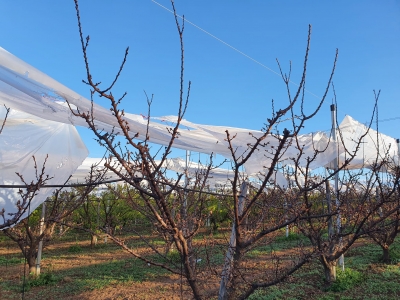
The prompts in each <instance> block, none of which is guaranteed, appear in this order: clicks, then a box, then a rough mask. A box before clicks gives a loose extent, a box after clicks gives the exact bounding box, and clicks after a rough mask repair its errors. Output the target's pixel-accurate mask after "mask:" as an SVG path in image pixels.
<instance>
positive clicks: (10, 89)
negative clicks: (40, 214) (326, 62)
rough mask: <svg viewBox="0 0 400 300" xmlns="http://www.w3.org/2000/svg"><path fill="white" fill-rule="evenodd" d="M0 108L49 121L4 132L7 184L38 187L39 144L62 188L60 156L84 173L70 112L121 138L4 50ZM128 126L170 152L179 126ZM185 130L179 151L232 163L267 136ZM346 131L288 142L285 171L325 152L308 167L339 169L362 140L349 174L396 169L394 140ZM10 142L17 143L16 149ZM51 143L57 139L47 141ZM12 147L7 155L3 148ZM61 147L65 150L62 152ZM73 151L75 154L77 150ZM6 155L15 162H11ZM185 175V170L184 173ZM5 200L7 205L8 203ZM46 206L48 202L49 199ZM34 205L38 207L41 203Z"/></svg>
mask: <svg viewBox="0 0 400 300" xmlns="http://www.w3.org/2000/svg"><path fill="white" fill-rule="evenodd" d="M68 104H69V105H68ZM0 105H1V106H3V105H6V106H7V107H10V108H12V109H16V110H18V111H21V112H25V113H29V114H32V115H34V116H36V117H39V118H42V119H44V120H47V121H46V122H43V123H41V124H39V123H40V122H37V123H35V124H37V126H33V125H31V126H30V127H29V128H30V129H29V130H32V131H34V132H35V134H37V135H38V136H37V137H35V138H32V137H33V134H27V135H21V134H20V133H19V132H12V131H9V129H7V130H5V133H4V134H2V135H1V136H0V139H1V140H2V142H1V143H2V145H3V146H2V149H1V150H0V151H1V154H0V155H1V174H2V178H3V179H2V180H3V182H5V181H4V180H6V181H7V180H9V179H8V177H7V178H5V177H4V176H3V174H11V173H12V172H14V173H15V171H18V172H20V173H21V174H23V175H24V177H25V176H26V177H25V178H26V179H27V180H32V174H33V173H32V172H33V171H32V163H31V162H30V157H31V156H32V154H33V153H35V156H36V155H39V152H35V151H36V150H35V149H37V147H39V146H38V145H40V147H39V148H40V149H41V150H40V153H42V156H41V158H40V159H41V160H39V159H38V164H39V165H40V164H41V163H42V162H43V155H45V154H49V157H50V158H51V159H54V161H53V160H52V161H51V162H50V161H49V162H48V163H47V164H46V168H47V170H51V172H52V173H50V175H52V174H54V176H55V179H54V180H58V179H60V181H58V182H59V183H61V182H62V181H63V180H64V179H65V178H66V177H63V175H60V174H58V173H59V169H60V168H59V169H57V168H58V167H57V166H60V163H61V161H62V159H63V158H61V157H75V158H74V159H68V162H71V163H72V161H73V162H74V164H73V165H72V164H71V165H70V168H69V169H68V168H67V167H64V169H63V170H65V174H68V175H69V174H71V173H72V172H73V171H74V168H76V167H77V165H76V166H75V162H79V163H80V162H81V161H82V160H83V158H84V157H86V155H87V150H86V149H85V147H84V146H83V143H82V142H81V141H80V140H79V142H78V139H79V137H78V135H77V134H76V131H75V129H74V128H73V127H72V126H70V125H79V126H85V127H87V124H86V122H85V121H84V120H83V119H82V118H79V117H76V116H74V114H73V113H72V112H71V108H70V107H72V109H73V110H74V111H75V112H77V111H79V112H91V113H92V114H93V116H94V123H95V126H96V127H97V129H99V130H104V131H105V132H109V133H111V132H114V133H117V134H118V133H120V132H119V131H118V128H119V125H118V122H117V120H116V119H115V117H114V116H113V115H112V113H111V112H110V110H109V109H106V108H104V107H101V106H99V105H97V104H95V103H94V104H93V106H92V103H91V101H89V100H88V99H85V98H84V97H82V96H80V95H79V94H77V93H75V92H74V91H72V90H70V89H69V88H67V87H65V86H63V85H62V84H60V83H58V82H57V81H55V80H54V79H52V78H50V77H49V76H47V75H46V74H44V73H42V72H40V71H39V70H37V69H35V68H34V67H32V66H30V65H28V64H27V63H25V62H23V61H22V60H20V59H18V58H17V57H15V56H13V55H12V54H11V53H9V52H7V51H6V50H4V49H3V48H0ZM25 117H26V118H25ZM25 117H22V113H21V117H20V119H19V120H20V122H25V121H26V120H28V119H29V120H34V117H32V116H30V117H28V116H25ZM23 120H25V121H23ZM36 120H38V119H36ZM125 120H126V121H127V124H128V126H129V129H130V133H131V136H132V137H133V136H136V137H137V139H141V140H144V139H145V137H146V135H147V133H148V136H149V141H150V142H152V143H156V144H160V145H168V144H169V141H170V138H171V135H170V133H169V129H170V128H171V127H173V125H174V124H175V123H176V121H177V117H176V116H164V117H158V118H151V119H150V120H147V119H146V118H144V117H143V116H141V115H135V114H130V113H126V114H125ZM50 121H54V122H53V123H52V124H54V125H53V126H51V127H52V128H47V127H46V126H45V124H47V122H50ZM31 124H33V123H31ZM49 124H50V123H49ZM66 124H67V125H66ZM181 124H182V125H183V126H182V127H181V128H180V129H179V138H177V139H175V141H174V144H173V147H175V148H180V149H185V150H190V151H195V152H201V153H208V154H211V153H216V154H220V155H223V156H224V157H226V158H227V159H232V153H231V150H229V147H230V146H231V148H232V149H233V150H234V153H235V156H236V157H237V158H241V157H244V156H245V155H247V154H248V153H249V150H250V148H251V147H252V145H254V143H255V139H256V138H259V137H261V136H263V135H264V133H263V132H262V131H256V130H250V129H243V128H232V127H224V126H212V125H202V124H195V123H191V122H189V121H186V120H183V121H182V123H181ZM147 125H148V128H147ZM21 128H22V127H21ZM56 128H59V131H58V132H57V134H55V133H53V134H51V132H52V131H51V130H55V129H56ZM339 128H340V132H341V135H340V137H341V138H339V139H338V141H339V142H338V143H335V142H333V141H332V140H331V138H330V135H327V134H326V133H324V132H316V133H310V134H304V135H301V136H298V137H297V139H288V140H287V143H286V145H285V151H284V153H283V154H282V155H281V156H280V157H279V161H280V163H281V165H285V164H287V165H293V161H294V160H297V161H298V164H299V166H300V167H305V166H307V162H308V161H309V158H310V157H314V154H315V151H316V150H318V151H321V153H319V155H318V156H316V158H315V159H313V160H312V162H311V163H310V164H309V165H308V167H309V168H311V169H316V168H319V167H328V168H333V165H332V160H333V159H334V158H336V157H339V165H340V164H341V163H343V162H344V161H345V159H347V158H348V157H349V154H353V153H354V151H355V150H357V141H358V140H360V139H361V142H362V143H360V144H359V145H360V146H359V151H357V153H356V156H355V159H354V160H353V161H352V162H351V164H350V166H349V168H362V167H369V166H372V165H374V164H375V163H376V162H379V161H380V160H382V159H383V158H384V157H385V158H386V159H387V158H390V160H391V161H392V162H393V163H395V164H398V162H399V160H398V146H397V145H396V141H395V140H394V139H393V138H391V137H388V136H385V135H382V134H377V133H376V131H373V130H370V131H369V133H368V134H367V135H365V136H364V137H363V135H364V134H365V133H366V130H367V128H366V127H365V126H364V125H363V124H360V123H359V122H357V121H355V120H354V119H352V118H351V117H349V116H347V117H346V118H345V119H344V120H343V122H342V123H341V124H340V126H339ZM19 130H20V132H27V129H23V130H21V129H19ZM36 130H37V132H36ZM41 130H43V133H39V131H41ZM46 130H47V131H46ZM7 131H9V133H8V135H6V134H7V133H6V132H7ZM226 131H228V132H229V135H230V137H231V138H232V137H234V138H232V140H231V142H230V144H229V143H228V140H227V133H226ZM47 135H48V136H51V137H52V138H55V139H59V140H57V141H54V142H51V143H49V146H48V147H47V148H46V147H44V146H43V145H44V144H43V143H44V142H41V141H42V140H43V141H44V140H46V137H47ZM45 136H46V137H45ZM24 137H25V138H24ZM362 137H363V138H362ZM279 138H281V137H278V136H273V135H268V136H266V137H265V139H264V140H263V141H262V143H261V144H260V145H259V146H258V147H257V149H256V151H254V153H253V154H252V156H251V157H250V159H249V160H248V161H247V162H246V163H245V173H246V174H247V176H253V177H259V176H263V174H265V173H266V172H267V171H268V167H269V166H270V165H271V162H272V160H273V158H274V154H275V152H276V149H277V146H278V142H279ZM41 139H42V140H41ZM11 140H12V142H10V141H11ZM21 140H22V142H21ZM49 140H50V137H49V138H48V139H47V140H46V141H49ZM341 140H343V145H342V144H341ZM28 141H30V142H28ZM23 143H26V145H27V146H26V148H25V146H22V144H23ZM66 143H70V144H69V145H68V146H67V145H65V144H66ZM6 144H7V147H8V148H6V147H5V146H4V145H6ZM14 144H15V146H14ZM24 145H25V144H24ZM56 145H57V146H59V145H63V146H62V147H57V146H56ZM64 145H65V146H64ZM52 146H53V147H52ZM73 146H74V147H75V146H76V147H75V148H74V147H73ZM13 147H15V148H16V149H17V150H18V149H19V150H18V151H20V152H18V151H17V150H13V149H14V148H13ZM29 149H30V150H29ZM80 149H83V150H82V152H80V151H81V150H80ZM38 151H39V150H38ZM346 151H347V152H346ZM64 152H68V153H71V156H67V155H64ZM78 152H79V153H78ZM68 155H69V154H68ZM7 156H8V158H7V159H8V160H7V159H6V157H7ZM56 157H57V158H56ZM37 158H39V156H38V157H37ZM11 162H12V163H11ZM179 164H180V162H179ZM172 165H173V168H177V165H178V163H177V162H174V163H173V164H172ZM6 166H7V168H9V166H13V168H14V169H13V171H12V172H9V171H6V170H8V169H6ZM67 169H68V171H67ZM178 169H179V170H181V169H180V167H179V168H178ZM82 170H85V168H81V169H80V171H79V172H81V174H80V175H79V174H77V175H76V176H75V178H78V177H79V178H80V179H82V178H83V177H84V176H85V175H84V174H83V171H82ZM55 171H57V172H55ZM224 172H225V171H224ZM25 174H26V175H25ZM29 174H31V175H29ZM62 174H64V172H62ZM7 176H8V175H7ZM29 176H30V177H29ZM52 176H53V175H52ZM213 176H214V178H219V177H218V176H220V175H218V174H214V175H213ZM221 176H225V175H221ZM226 176H227V178H229V176H230V175H229V171H226ZM274 177H275V181H276V182H277V183H279V182H280V183H281V184H282V185H284V182H285V178H284V176H283V175H282V174H280V173H279V172H276V173H275V176H274ZM61 178H63V179H61ZM224 180H225V178H224ZM217 181H218V180H217ZM7 182H10V183H11V182H15V183H17V182H18V183H20V181H18V178H14V179H12V180H11V179H10V181H7ZM42 192H43V193H45V192H46V193H49V190H46V191H42ZM42 192H41V193H42ZM2 193H3V194H4V195H5V194H7V195H8V194H9V193H10V192H8V191H3V190H2ZM4 197H5V196H3V198H2V199H5V198H4ZM7 197H9V196H7ZM10 197H11V196H10ZM13 199H14V200H12V201H15V198H13ZM40 199H42V200H43V199H44V197H41V198H40ZM3 201H5V200H3ZM7 201H8V203H12V201H11V200H7ZM35 203H39V201H37V202H35ZM1 205H2V204H0V209H1ZM35 205H36V204H35Z"/></svg>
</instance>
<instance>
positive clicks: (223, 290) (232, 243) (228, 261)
mask: <svg viewBox="0 0 400 300" xmlns="http://www.w3.org/2000/svg"><path fill="white" fill-rule="evenodd" d="M247 188H248V185H247V182H246V181H244V182H243V183H242V186H241V188H240V196H239V203H238V210H239V216H241V215H242V213H243V207H244V200H245V197H246V194H247ZM235 248H236V231H235V222H233V225H232V232H231V238H230V240H229V248H228V251H227V253H226V256H225V264H224V268H223V269H222V274H221V283H220V286H219V295H218V300H226V299H227V296H228V294H227V286H228V282H229V279H230V277H231V275H232V262H233V254H234V253H235Z"/></svg>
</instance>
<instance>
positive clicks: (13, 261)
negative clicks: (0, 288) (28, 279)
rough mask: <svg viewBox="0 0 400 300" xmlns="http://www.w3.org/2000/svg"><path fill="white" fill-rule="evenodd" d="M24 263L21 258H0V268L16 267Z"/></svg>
mask: <svg viewBox="0 0 400 300" xmlns="http://www.w3.org/2000/svg"><path fill="white" fill-rule="evenodd" d="M23 262H24V258H22V257H10V258H7V257H3V256H0V266H8V265H17V264H20V263H23Z"/></svg>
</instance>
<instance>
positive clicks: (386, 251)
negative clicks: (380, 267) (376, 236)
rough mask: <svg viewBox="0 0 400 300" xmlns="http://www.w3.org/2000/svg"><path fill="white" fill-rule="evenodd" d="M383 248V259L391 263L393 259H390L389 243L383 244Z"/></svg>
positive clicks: (386, 262)
mask: <svg viewBox="0 0 400 300" xmlns="http://www.w3.org/2000/svg"><path fill="white" fill-rule="evenodd" d="M381 247H382V250H383V257H382V260H383V262H384V263H385V264H390V262H391V259H390V253H389V246H388V245H384V246H381Z"/></svg>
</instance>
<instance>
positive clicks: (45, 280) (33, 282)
mask: <svg viewBox="0 0 400 300" xmlns="http://www.w3.org/2000/svg"><path fill="white" fill-rule="evenodd" d="M59 280H60V278H59V277H57V276H55V275H54V274H53V273H52V272H49V273H42V274H40V275H39V276H33V277H32V278H29V280H28V286H30V287H34V286H42V285H48V284H49V285H50V284H55V283H56V282H58V281H59Z"/></svg>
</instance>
